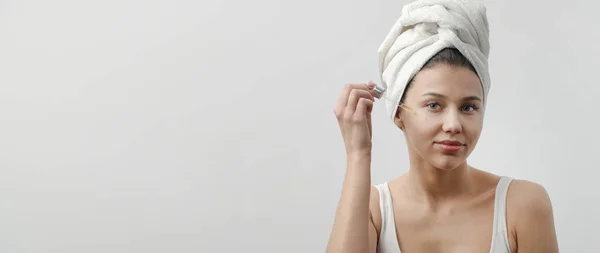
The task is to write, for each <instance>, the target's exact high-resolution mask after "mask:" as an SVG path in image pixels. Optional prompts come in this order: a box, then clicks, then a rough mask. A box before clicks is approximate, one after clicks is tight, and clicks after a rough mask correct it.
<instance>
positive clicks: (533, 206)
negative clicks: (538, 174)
mask: <svg viewBox="0 0 600 253" xmlns="http://www.w3.org/2000/svg"><path fill="white" fill-rule="evenodd" d="M507 202H508V206H509V207H510V208H511V209H513V208H514V209H518V210H521V211H523V210H522V209H524V210H529V211H528V212H548V211H551V210H552V204H551V201H550V196H549V195H548V191H546V188H545V187H544V186H542V185H541V184H539V183H537V182H533V181H529V180H524V179H513V180H512V181H511V183H510V187H509V188H508V195H507Z"/></svg>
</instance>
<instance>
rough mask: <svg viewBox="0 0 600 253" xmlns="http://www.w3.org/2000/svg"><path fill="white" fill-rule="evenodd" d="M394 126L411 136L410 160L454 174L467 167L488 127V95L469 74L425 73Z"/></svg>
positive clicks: (444, 68) (456, 70)
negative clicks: (485, 124) (485, 100)
mask: <svg viewBox="0 0 600 253" xmlns="http://www.w3.org/2000/svg"><path fill="white" fill-rule="evenodd" d="M404 105H406V106H408V107H410V109H412V111H411V110H405V109H398V113H397V114H396V119H395V123H396V125H398V126H399V127H400V128H401V129H402V130H403V131H404V134H405V136H406V141H407V144H408V149H409V152H411V156H412V157H414V158H416V159H419V160H420V161H423V162H425V163H427V164H430V165H432V166H434V167H436V168H439V169H444V170H451V169H454V168H456V167H458V166H459V165H461V164H462V163H464V162H465V161H466V159H467V157H468V156H469V154H470V153H471V152H472V151H473V149H474V148H475V145H476V144H477V141H478V140H479V136H480V134H481V129H482V127H483V114H484V111H483V109H484V108H483V89H482V87H481V82H480V80H479V77H477V75H476V74H475V73H474V72H473V71H471V70H469V69H467V68H465V67H455V66H450V65H447V64H438V65H435V66H433V67H431V68H427V69H423V70H421V71H420V72H419V73H418V74H417V75H416V76H415V78H414V79H413V83H412V84H411V86H410V87H409V89H408V91H407V93H406V96H405V99H404Z"/></svg>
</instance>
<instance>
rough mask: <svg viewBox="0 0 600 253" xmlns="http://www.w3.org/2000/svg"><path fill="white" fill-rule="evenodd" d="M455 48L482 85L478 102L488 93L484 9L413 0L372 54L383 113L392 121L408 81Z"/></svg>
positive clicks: (460, 0)
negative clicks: (383, 100) (382, 97)
mask: <svg viewBox="0 0 600 253" xmlns="http://www.w3.org/2000/svg"><path fill="white" fill-rule="evenodd" d="M448 47H453V48H456V49H458V50H459V51H460V52H461V53H462V54H463V55H464V56H465V57H466V58H467V59H468V60H469V61H470V62H471V64H472V65H473V66H474V67H475V70H476V71H477V74H478V75H479V78H480V79H481V83H482V86H483V96H484V97H483V101H484V102H483V103H484V106H485V103H486V101H487V99H486V98H487V94H488V91H489V89H490V77H489V71H488V56H489V50H490V43H489V27H488V21H487V14H486V8H485V6H484V5H483V4H482V3H479V2H474V1H467V0H418V1H415V2H412V3H410V4H408V5H405V6H404V7H403V8H402V15H401V16H400V18H399V19H398V21H396V23H395V24H394V26H393V27H392V29H391V31H390V32H389V34H388V35H387V36H386V38H385V39H384V41H383V43H382V44H381V46H380V47H379V49H378V50H377V53H378V57H379V73H380V75H381V76H380V78H381V82H382V84H383V86H384V87H386V89H387V90H386V94H385V96H386V109H387V111H388V113H389V116H390V117H391V118H392V119H393V118H394V116H395V114H396V110H397V108H398V105H399V103H400V99H401V97H402V94H403V93H404V90H405V88H406V85H407V83H408V82H409V81H410V80H411V79H412V78H413V77H414V75H416V74H417V72H418V71H419V70H420V69H421V67H422V66H423V65H424V64H425V63H426V62H427V61H428V60H429V59H430V58H431V57H433V56H434V55H435V54H436V53H438V52H439V51H441V50H442V49H444V48H448Z"/></svg>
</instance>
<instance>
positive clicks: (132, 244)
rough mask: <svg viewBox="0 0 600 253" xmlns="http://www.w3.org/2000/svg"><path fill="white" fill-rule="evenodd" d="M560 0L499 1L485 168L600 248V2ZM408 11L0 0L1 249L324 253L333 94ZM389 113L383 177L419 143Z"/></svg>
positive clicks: (579, 248)
mask: <svg viewBox="0 0 600 253" xmlns="http://www.w3.org/2000/svg"><path fill="white" fill-rule="evenodd" d="M562 2H564V3H562ZM562 2H558V1H541V0H536V1H517V0H511V1H491V2H490V1H488V2H487V6H488V18H489V23H490V29H491V45H492V49H491V55H490V68H491V76H492V89H491V93H490V95H489V106H488V108H487V112H486V120H485V126H484V132H483V136H482V138H481V140H480V142H479V144H478V147H477V149H476V151H475V152H474V153H473V155H472V156H471V158H470V163H471V164H472V165H474V166H476V167H479V168H482V169H485V170H487V171H490V172H493V173H497V174H500V175H506V176H512V177H515V178H520V179H527V180H531V181H535V182H538V183H540V184H542V185H544V186H545V187H546V189H547V190H548V192H549V194H550V196H551V198H552V201H553V205H554V212H555V220H556V229H557V233H558V239H559V244H560V249H561V252H600V244H599V243H598V239H600V232H598V227H600V204H599V203H600V201H599V199H600V198H599V197H600V184H599V183H598V177H599V175H600V174H599V173H598V164H599V163H600V147H599V144H598V143H599V142H600V137H599V130H598V125H599V124H600V123H599V122H597V120H598V119H599V115H600V113H599V112H598V103H597V99H598V96H600V88H598V87H599V84H598V73H599V72H598V66H600V57H599V56H600V47H599V46H598V43H597V42H598V40H599V39H600V37H599V35H600V30H599V29H597V17H598V15H599V13H598V7H600V6H598V4H597V3H595V2H593V1H583V0H571V1H562ZM405 3H406V1H391V0H388V1H347V0H346V1H341V0H332V1H317V0H306V1H279V0H257V1H244V0H235V1H234V0H229V1H191V0H177V1H176V0H169V1H166V0H162V1H141V0H110V1H107V0H105V1H68V0H55V1H41V0H19V1H18V0H4V1H1V2H0V120H1V121H0V252H3V253H29V252H32V253H33V252H36V253H37V252H44V253H45V252H49V253H59V252H60V253H80V252H86V253H95V252H111V253H120V252H140V253H141V252H144V253H153V252H178V253H184V252H290V253H295V252H298V253H300V252H323V251H324V249H325V245H326V243H327V240H328V236H329V232H330V230H331V224H332V222H333V215H334V212H335V207H336V205H337V201H338V199H339V192H340V186H341V183H342V179H343V173H344V169H345V168H344V167H345V158H344V157H345V156H344V155H345V154H344V150H343V143H342V139H341V135H340V134H339V131H338V127H337V122H336V121H335V118H334V115H333V106H334V103H335V100H336V99H337V96H338V94H339V91H340V90H341V88H342V86H343V85H344V84H345V83H347V82H364V81H367V80H374V81H379V80H378V77H377V58H376V50H377V48H378V47H379V44H380V43H381V42H382V41H383V38H384V36H385V35H386V34H387V32H388V31H389V29H390V28H391V26H392V24H393V23H394V22H395V20H396V19H397V18H398V17H399V15H400V11H401V7H402V5H403V4H405ZM567 3H568V4H567ZM373 120H374V122H373V125H374V128H375V129H374V150H373V153H374V161H373V183H381V182H383V181H385V180H390V179H392V178H394V177H396V176H399V175H400V174H402V173H404V172H405V171H406V170H407V165H408V163H407V153H406V147H405V142H404V139H403V136H402V134H401V132H400V131H399V130H398V129H397V128H396V127H395V126H394V124H393V123H392V121H391V120H389V119H388V118H387V112H386V111H385V108H384V106H383V103H378V104H377V105H376V107H375V111H374V119H373Z"/></svg>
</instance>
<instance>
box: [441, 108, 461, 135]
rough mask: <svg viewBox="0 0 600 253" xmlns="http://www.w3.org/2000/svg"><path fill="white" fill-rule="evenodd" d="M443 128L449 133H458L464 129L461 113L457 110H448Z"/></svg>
mask: <svg viewBox="0 0 600 253" xmlns="http://www.w3.org/2000/svg"><path fill="white" fill-rule="evenodd" d="M442 130H443V131H444V132H446V133H449V134H458V133H460V132H461V131H462V124H461V123H460V119H459V114H458V112H456V111H455V110H452V111H448V112H447V113H446V115H445V116H444V122H443V124H442Z"/></svg>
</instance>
